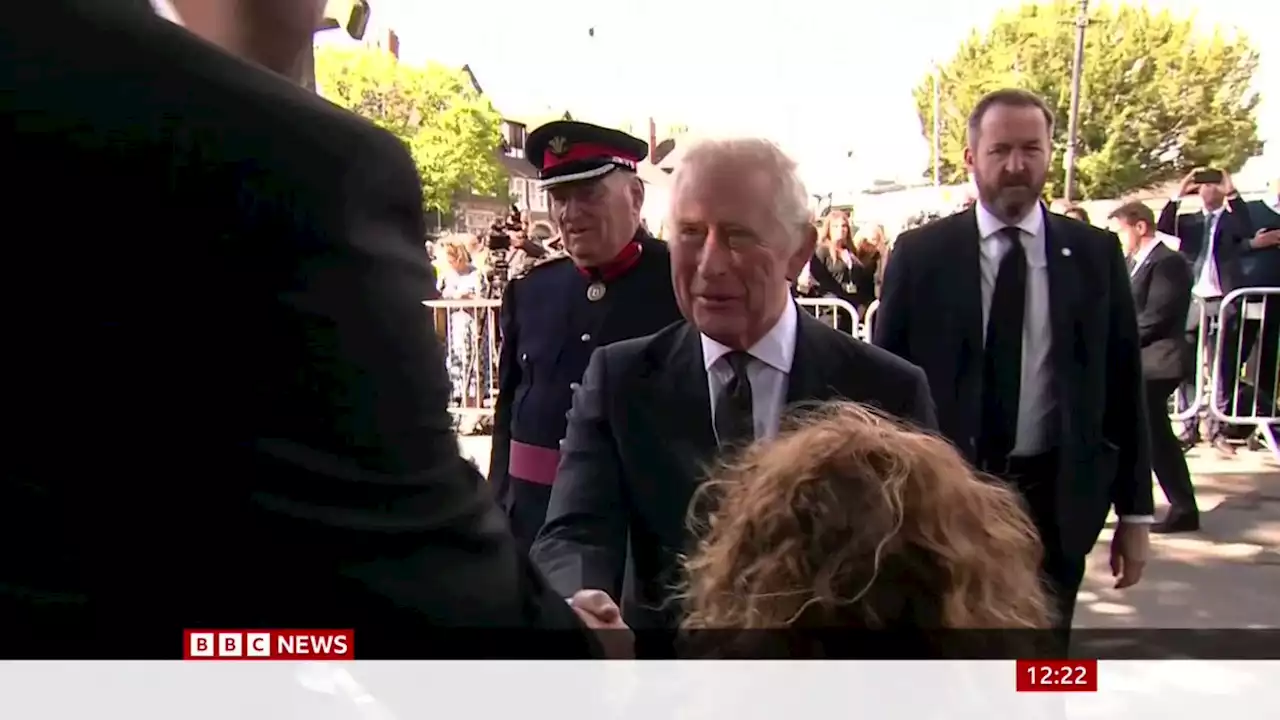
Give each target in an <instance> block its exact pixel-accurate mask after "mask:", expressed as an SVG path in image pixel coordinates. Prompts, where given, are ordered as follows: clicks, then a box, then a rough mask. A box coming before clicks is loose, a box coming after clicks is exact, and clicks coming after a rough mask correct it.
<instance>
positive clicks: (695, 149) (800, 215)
mask: <svg viewBox="0 0 1280 720" xmlns="http://www.w3.org/2000/svg"><path fill="white" fill-rule="evenodd" d="M721 163H728V164H733V165H735V166H745V167H749V168H753V169H755V170H757V171H759V172H760V173H762V174H764V175H765V176H767V177H768V178H769V179H770V180H771V181H772V184H773V192H774V200H773V212H774V217H775V218H777V220H778V222H779V224H781V225H782V226H783V227H784V228H786V230H787V233H788V236H789V237H790V238H791V240H792V247H795V246H796V245H798V244H799V243H800V242H801V241H802V240H803V239H804V230H805V228H806V227H807V226H808V225H809V224H810V219H811V213H810V212H809V204H808V203H809V195H808V192H807V191H806V190H805V187H804V182H802V181H801V180H800V174H799V172H798V171H797V165H796V162H795V161H794V160H792V159H791V158H790V157H789V156H788V155H787V154H786V153H785V152H783V151H782V148H779V147H778V146H777V145H775V144H774V143H772V142H770V141H769V140H766V139H764V138H754V137H747V138H723V139H707V140H699V141H698V142H696V143H695V144H693V145H691V146H690V147H689V149H688V150H686V151H685V153H684V157H683V158H682V159H681V162H680V166H679V167H678V168H677V169H676V172H675V179H674V182H673V183H672V188H673V191H672V193H671V202H672V206H671V208H670V209H671V211H672V212H670V213H668V214H669V215H672V214H674V210H675V201H676V199H677V198H678V197H679V193H680V186H681V184H682V183H684V182H687V181H688V179H689V177H690V176H691V175H692V174H693V173H694V172H695V171H697V170H698V169H700V168H703V167H706V166H711V165H717V164H721Z"/></svg>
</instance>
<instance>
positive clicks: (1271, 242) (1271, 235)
mask: <svg viewBox="0 0 1280 720" xmlns="http://www.w3.org/2000/svg"><path fill="white" fill-rule="evenodd" d="M1277 245H1280V230H1259V231H1258V233H1257V234H1256V235H1254V236H1253V246H1254V247H1256V248H1269V247H1276V246H1277Z"/></svg>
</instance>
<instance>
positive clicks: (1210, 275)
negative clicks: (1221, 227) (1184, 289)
mask: <svg viewBox="0 0 1280 720" xmlns="http://www.w3.org/2000/svg"><path fill="white" fill-rule="evenodd" d="M1222 210H1223V209H1222V208H1218V209H1217V210H1210V211H1206V212H1205V213H1204V224H1205V226H1206V227H1208V228H1209V242H1208V244H1207V245H1206V247H1204V248H1203V249H1201V252H1204V253H1208V255H1206V256H1205V259H1204V265H1203V266H1202V267H1201V268H1200V277H1198V278H1196V284H1195V287H1193V288H1191V293H1192V294H1193V295H1195V296H1196V297H1199V298H1219V297H1222V282H1221V281H1220V280H1219V279H1218V259H1217V258H1216V257H1214V252H1213V251H1214V250H1215V248H1214V246H1215V245H1216V244H1217V242H1218V239H1217V237H1216V236H1217V234H1218V221H1219V220H1221V219H1222Z"/></svg>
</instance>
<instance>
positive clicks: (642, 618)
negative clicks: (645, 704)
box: [533, 312, 935, 628]
mask: <svg viewBox="0 0 1280 720" xmlns="http://www.w3.org/2000/svg"><path fill="white" fill-rule="evenodd" d="M798 315H799V323H798V326H797V330H796V352H795V356H794V358H793V361H792V371H791V375H790V378H789V382H788V389H787V398H786V399H787V402H788V403H797V402H803V401H813V400H818V401H821V400H829V399H833V398H847V399H850V400H856V401H859V402H865V403H867V404H870V405H875V406H878V407H880V408H881V409H883V410H884V411H886V412H888V413H889V414H891V415H895V416H898V417H900V418H904V419H906V420H909V421H913V422H915V423H916V424H918V425H920V426H923V427H926V428H933V427H934V426H935V418H934V412H933V407H932V403H931V401H930V400H929V388H928V386H927V384H926V383H925V379H924V375H923V373H921V371H920V369H919V368H917V367H913V366H911V365H909V364H907V363H905V362H903V361H901V360H899V359H898V358H895V357H893V356H892V355H889V354H888V353H885V352H882V351H880V350H879V349H877V348H874V347H872V346H870V345H868V344H866V343H863V342H861V341H858V340H855V339H853V338H851V337H849V336H848V335H846V334H843V333H840V332H838V331H836V330H834V329H832V328H830V327H828V326H826V325H824V324H822V323H821V322H820V321H818V320H816V319H815V318H813V317H812V316H810V315H809V314H808V313H806V312H799V313H798ZM709 394H710V393H709V390H708V386H707V372H706V369H705V366H704V362H703V355H702V343H701V336H700V335H699V333H698V331H697V330H696V329H695V328H693V327H692V326H691V325H689V324H688V323H685V322H680V323H676V324H674V325H672V326H670V327H668V328H666V329H665V330H663V331H661V332H659V333H657V334H655V335H650V336H648V337H644V338H638V339H635V340H627V341H623V342H619V343H616V344H613V345H609V346H606V347H604V348H600V349H598V350H596V351H595V353H594V355H593V356H592V358H591V363H590V364H589V365H588V366H587V371H586V374H585V376H584V377H583V380H582V385H581V387H580V388H579V389H578V391H577V394H576V396H575V397H574V403H573V410H572V411H571V413H570V419H569V430H568V435H567V437H566V438H565V441H564V445H563V446H562V447H561V456H560V468H559V472H558V473H557V475H556V483H555V485H554V487H553V488H552V491H551V503H550V506H549V508H548V511H547V521H546V524H545V525H544V526H543V528H542V532H541V533H539V535H538V539H537V541H536V542H535V544H534V547H533V557H534V559H535V560H536V561H537V563H538V566H539V567H540V568H542V570H543V572H544V573H546V576H547V579H548V580H550V582H551V584H552V586H553V587H555V589H556V590H558V591H560V593H561V594H563V595H565V596H566V597H568V596H569V595H570V594H572V593H573V592H575V591H577V590H579V589H582V588H595V589H600V590H605V591H607V592H608V593H609V594H610V596H612V597H615V598H618V597H621V591H622V586H623V574H624V573H623V568H624V564H626V561H627V559H628V553H627V550H628V534H629V535H630V551H631V553H630V555H631V557H630V560H631V571H630V572H631V577H630V578H628V580H629V581H630V582H629V583H628V585H629V586H630V588H629V589H630V594H629V595H628V596H627V597H625V598H624V599H623V608H624V614H625V615H626V619H627V622H628V624H629V625H631V626H632V627H636V628H672V627H674V626H675V624H676V621H677V618H678V610H677V609H676V608H674V607H671V606H670V603H668V602H667V601H668V598H669V595H670V589H671V587H672V586H673V585H674V584H675V583H676V582H677V581H678V580H679V577H678V574H677V573H678V556H679V554H680V553H683V552H685V551H687V550H688V549H689V548H688V547H687V542H688V540H689V535H688V532H687V526H686V519H687V515H686V513H687V511H688V508H689V503H690V501H691V499H692V497H693V493H694V490H695V489H696V488H697V486H698V484H699V483H700V482H701V481H702V480H703V479H704V475H705V472H706V469H707V467H708V466H709V465H710V464H711V463H713V462H714V461H715V458H716V454H717V446H716V438H715V431H714V430H713V428H712V424H711V401H710V397H709Z"/></svg>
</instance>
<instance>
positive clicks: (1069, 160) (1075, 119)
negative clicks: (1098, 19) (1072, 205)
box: [1062, 0, 1089, 202]
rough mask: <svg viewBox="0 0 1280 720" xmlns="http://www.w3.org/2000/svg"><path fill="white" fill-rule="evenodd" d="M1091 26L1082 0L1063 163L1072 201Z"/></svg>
mask: <svg viewBox="0 0 1280 720" xmlns="http://www.w3.org/2000/svg"><path fill="white" fill-rule="evenodd" d="M1087 27H1089V0H1080V10H1079V13H1078V14H1077V15H1076V54H1075V58H1074V59H1073V60H1072V62H1071V117H1070V118H1069V119H1068V122H1067V153H1066V157H1065V158H1063V162H1062V165H1063V167H1064V168H1066V171H1067V182H1066V190H1065V192H1064V193H1063V197H1065V198H1066V200H1067V201H1068V202H1070V201H1071V200H1072V199H1074V197H1075V190H1076V133H1077V132H1079V129H1080V75H1081V72H1082V71H1083V70H1084V31H1085V28H1087Z"/></svg>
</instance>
